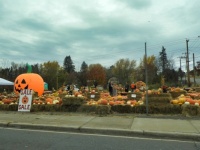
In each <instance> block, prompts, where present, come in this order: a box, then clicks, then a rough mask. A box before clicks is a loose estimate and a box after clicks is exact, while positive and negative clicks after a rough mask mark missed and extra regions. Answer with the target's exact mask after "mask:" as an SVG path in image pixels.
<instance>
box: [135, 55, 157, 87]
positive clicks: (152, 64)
mask: <svg viewBox="0 0 200 150" xmlns="http://www.w3.org/2000/svg"><path fill="white" fill-rule="evenodd" d="M145 65H146V64H145V56H144V57H143V60H141V61H140V64H139V66H138V67H137V73H136V74H137V80H142V81H144V82H145ZM157 70H158V68H157V67H156V57H155V56H154V55H152V56H148V57H147V72H148V82H149V83H150V84H152V83H156V82H159V80H158V75H157Z"/></svg>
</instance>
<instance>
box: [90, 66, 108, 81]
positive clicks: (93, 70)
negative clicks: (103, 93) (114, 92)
mask: <svg viewBox="0 0 200 150" xmlns="http://www.w3.org/2000/svg"><path fill="white" fill-rule="evenodd" d="M88 80H92V81H96V82H97V83H98V84H100V85H104V84H105V82H106V72H105V69H104V68H103V66H102V65H100V64H92V65H90V66H89V68H88Z"/></svg>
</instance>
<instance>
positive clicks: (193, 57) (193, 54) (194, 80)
mask: <svg viewBox="0 0 200 150" xmlns="http://www.w3.org/2000/svg"><path fill="white" fill-rule="evenodd" d="M193 73H194V85H195V86H196V81H195V59H194V53H193Z"/></svg>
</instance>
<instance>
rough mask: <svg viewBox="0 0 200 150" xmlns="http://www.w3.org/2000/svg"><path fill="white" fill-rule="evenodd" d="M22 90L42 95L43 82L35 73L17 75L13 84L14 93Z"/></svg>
mask: <svg viewBox="0 0 200 150" xmlns="http://www.w3.org/2000/svg"><path fill="white" fill-rule="evenodd" d="M23 89H30V90H33V91H34V92H37V93H38V95H39V96H40V95H42V94H43V92H44V81H43V79H42V77H41V76H40V75H38V74H36V73H24V74H21V75H19V76H18V77H17V78H16V79H15V82H14V92H15V93H20V91H21V90H23Z"/></svg>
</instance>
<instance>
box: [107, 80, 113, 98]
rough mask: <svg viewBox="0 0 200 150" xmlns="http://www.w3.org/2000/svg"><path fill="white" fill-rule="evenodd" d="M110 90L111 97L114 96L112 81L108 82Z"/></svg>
mask: <svg viewBox="0 0 200 150" xmlns="http://www.w3.org/2000/svg"><path fill="white" fill-rule="evenodd" d="M108 90H109V93H110V96H113V87H112V82H111V81H109V82H108Z"/></svg>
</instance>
